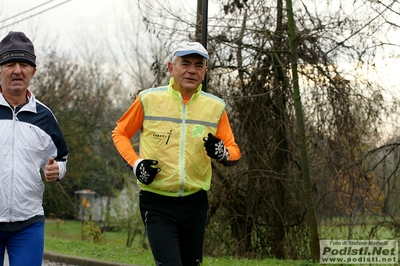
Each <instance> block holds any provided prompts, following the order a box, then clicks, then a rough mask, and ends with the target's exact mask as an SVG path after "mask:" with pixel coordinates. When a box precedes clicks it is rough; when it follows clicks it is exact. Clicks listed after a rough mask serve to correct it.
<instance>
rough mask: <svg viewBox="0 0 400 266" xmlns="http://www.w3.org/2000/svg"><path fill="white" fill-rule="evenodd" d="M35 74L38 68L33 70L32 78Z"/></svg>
mask: <svg viewBox="0 0 400 266" xmlns="http://www.w3.org/2000/svg"><path fill="white" fill-rule="evenodd" d="M35 73H36V67H33V69H32V76H31V77H33V76H34V75H35Z"/></svg>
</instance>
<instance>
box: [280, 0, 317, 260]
mask: <svg viewBox="0 0 400 266" xmlns="http://www.w3.org/2000/svg"><path fill="white" fill-rule="evenodd" d="M286 9H287V19H288V35H289V50H290V61H291V64H292V75H293V101H294V105H295V110H296V121H297V132H298V142H299V147H300V152H301V168H302V174H303V186H304V199H305V201H306V208H307V219H308V222H309V226H310V250H311V258H312V259H313V261H317V260H318V259H319V236H318V227H317V220H316V217H315V210H314V204H313V200H312V194H311V181H310V170H309V163H308V156H307V144H306V137H305V129H304V128H305V127H304V118H303V108H302V103H301V96H300V88H299V80H298V73H297V45H296V43H297V42H296V36H295V23H294V16H293V8H292V0H286Z"/></svg>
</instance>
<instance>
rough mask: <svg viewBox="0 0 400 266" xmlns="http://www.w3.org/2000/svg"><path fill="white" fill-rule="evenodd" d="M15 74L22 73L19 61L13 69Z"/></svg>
mask: <svg viewBox="0 0 400 266" xmlns="http://www.w3.org/2000/svg"><path fill="white" fill-rule="evenodd" d="M13 72H14V73H15V74H20V73H21V65H20V64H19V63H16V64H15V67H14V71H13Z"/></svg>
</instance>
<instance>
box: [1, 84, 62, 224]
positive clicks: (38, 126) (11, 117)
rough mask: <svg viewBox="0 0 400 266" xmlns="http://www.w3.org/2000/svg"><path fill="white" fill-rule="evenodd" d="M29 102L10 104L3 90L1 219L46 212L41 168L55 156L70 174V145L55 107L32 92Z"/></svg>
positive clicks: (19, 217) (18, 218)
mask: <svg viewBox="0 0 400 266" xmlns="http://www.w3.org/2000/svg"><path fill="white" fill-rule="evenodd" d="M28 97H29V101H28V103H27V104H25V105H23V106H22V107H21V108H18V107H17V108H16V109H15V111H14V108H12V107H10V105H9V104H8V103H7V101H6V100H5V99H4V97H3V94H2V93H0V222H17V221H25V220H27V219H29V218H32V217H33V216H36V215H44V210H43V206H42V199H43V192H44V187H45V186H44V183H43V181H42V177H41V175H40V169H44V166H45V165H46V163H47V161H48V160H49V159H50V158H51V157H53V158H54V159H55V160H56V161H57V162H58V165H59V167H60V174H59V179H61V178H62V177H64V175H65V173H66V164H67V156H68V148H67V145H66V143H65V140H64V137H63V135H62V133H61V130H60V127H59V125H58V122H57V120H56V118H55V116H54V115H53V113H52V112H51V110H50V109H49V108H48V107H46V106H45V105H44V104H42V103H41V102H40V101H38V100H36V99H35V96H34V95H33V94H32V93H31V92H29V91H28Z"/></svg>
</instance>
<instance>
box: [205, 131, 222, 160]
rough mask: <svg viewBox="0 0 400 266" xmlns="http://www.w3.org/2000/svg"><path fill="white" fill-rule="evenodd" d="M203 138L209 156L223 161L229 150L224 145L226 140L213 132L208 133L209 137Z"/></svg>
mask: <svg viewBox="0 0 400 266" xmlns="http://www.w3.org/2000/svg"><path fill="white" fill-rule="evenodd" d="M203 140H204V147H205V148H206V152H207V155H208V156H210V157H211V158H214V159H216V160H217V161H221V160H223V159H225V158H226V156H227V154H228V152H227V150H226V148H225V146H224V142H223V141H222V140H221V139H219V138H217V137H215V136H214V135H213V134H211V133H208V137H205V138H203Z"/></svg>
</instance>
